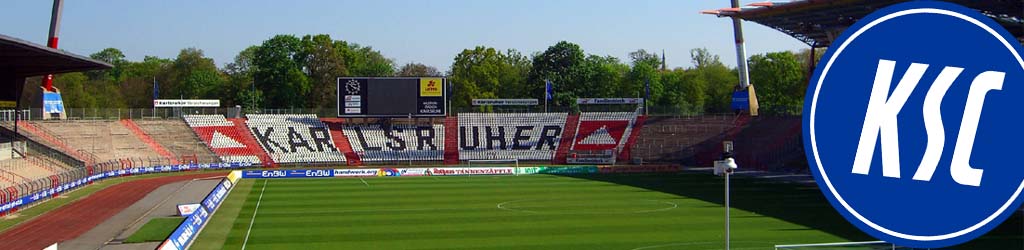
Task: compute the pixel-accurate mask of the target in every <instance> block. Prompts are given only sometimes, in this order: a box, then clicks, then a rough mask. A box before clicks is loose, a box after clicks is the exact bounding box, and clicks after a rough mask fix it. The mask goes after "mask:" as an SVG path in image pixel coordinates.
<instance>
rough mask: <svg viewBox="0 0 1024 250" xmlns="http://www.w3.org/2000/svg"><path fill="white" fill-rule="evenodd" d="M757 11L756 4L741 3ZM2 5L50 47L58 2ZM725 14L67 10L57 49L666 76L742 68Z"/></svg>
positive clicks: (478, 4) (306, 0) (271, 7)
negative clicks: (709, 56) (265, 46)
mask: <svg viewBox="0 0 1024 250" xmlns="http://www.w3.org/2000/svg"><path fill="white" fill-rule="evenodd" d="M751 2H758V1H751V0H741V1H740V3H741V4H744V5H745V4H748V3H751ZM4 5H5V6H4V8H3V9H0V24H2V25H0V34H4V35H7V36H13V37H16V38H20V39H24V40H27V41H30V42H34V43H38V44H46V37H47V34H48V30H49V23H50V13H51V8H52V6H53V2H52V1H47V0H32V1H8V2H6V3H5V4H4ZM728 6H729V1H728V0H636V1H625V0H620V1H610V0H516V1H508V0H505V1H498V0H434V1H425V0H420V1H412V0H375V1H348V0H334V1H331V0H316V1H314V0H292V1H275V0H249V1H242V0H231V1H228V0H220V1H206V0H175V1H158V0H69V1H65V3H64V15H63V20H62V23H61V30H60V34H59V38H60V43H59V47H60V48H61V49H63V50H67V51H70V52H72V53H76V54H80V55H89V54H92V53H95V52H98V51H100V50H102V49H104V48H109V47H113V48H118V49H120V50H121V51H122V52H124V54H125V55H126V56H127V58H128V59H129V60H132V61H140V60H142V58H144V57H145V56H157V57H161V58H174V57H176V56H177V54H178V52H179V51H180V50H181V49H183V48H188V47H195V48H199V49H202V50H203V51H204V52H205V54H206V56H208V57H211V58H213V59H214V61H215V62H216V63H217V65H219V66H223V65H225V64H227V63H229V62H231V61H232V60H233V59H234V57H235V55H237V54H238V52H239V51H241V50H243V49H245V48H246V47H249V46H252V45H258V44H260V43H262V42H263V41H264V40H267V39H269V38H270V37H272V36H274V35H277V34H293V35H297V36H302V35H306V34H329V35H330V36H331V37H332V38H333V39H336V40H338V39H340V40H345V41H349V42H355V43H358V44H361V45H366V46H371V47H373V48H374V49H376V50H379V51H381V52H382V53H383V54H384V56H386V57H388V58H391V59H394V60H395V63H396V64H397V65H399V66H401V65H404V64H406V63H410V62H415V63H423V64H426V65H430V66H434V67H436V68H438V69H440V70H442V71H446V70H447V69H448V68H450V66H451V63H452V60H453V58H455V55H456V54H458V53H459V52H461V51H462V50H463V49H468V48H473V47H476V46H488V47H493V48H497V49H500V50H505V49H516V50H518V51H520V52H522V53H523V54H525V55H531V54H533V53H536V52H542V51H544V50H545V49H547V47H549V46H551V45H554V44H555V43H557V42H558V41H563V40H564V41H569V42H573V43H576V44H579V45H580V47H581V48H582V49H583V50H584V52H586V53H587V54H596V55H601V56H608V55H610V56H614V57H618V58H619V59H620V60H623V61H628V54H629V52H632V51H636V50H638V49H645V50H647V51H651V52H657V53H661V51H662V50H664V51H665V53H666V61H667V64H668V67H669V68H675V67H689V66H691V65H692V64H691V62H690V55H689V51H690V50H691V49H693V48H707V49H708V50H710V51H711V52H712V53H714V54H717V55H719V56H720V57H721V59H722V62H724V63H726V64H728V65H735V64H736V51H735V47H734V43H733V34H732V22H731V21H730V19H727V18H718V17H715V16H712V15H703V14H699V12H700V11H701V10H709V9H718V8H724V7H728ZM743 25H744V34H745V36H746V41H747V44H746V46H747V53H748V56H749V55H754V54H761V53H766V52H774V51H783V50H799V49H804V48H807V45H805V44H803V43H801V42H799V41H798V40H796V39H794V38H792V37H789V36H787V35H785V34H783V33H781V32H778V31H775V30H772V29H770V28H767V27H765V26H761V25H759V24H756V23H753V22H744V23H743Z"/></svg>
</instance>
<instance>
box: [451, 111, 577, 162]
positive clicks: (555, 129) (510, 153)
mask: <svg viewBox="0 0 1024 250" xmlns="http://www.w3.org/2000/svg"><path fill="white" fill-rule="evenodd" d="M567 117H568V114H567V113H503V114H487V113H463V114H459V117H458V120H459V125H458V126H459V131H458V136H459V159H461V160H494V159H498V160H503V159H519V160H551V159H552V157H553V156H554V155H555V152H556V150H557V149H558V145H560V143H561V138H562V132H563V131H564V130H565V121H566V118H567Z"/></svg>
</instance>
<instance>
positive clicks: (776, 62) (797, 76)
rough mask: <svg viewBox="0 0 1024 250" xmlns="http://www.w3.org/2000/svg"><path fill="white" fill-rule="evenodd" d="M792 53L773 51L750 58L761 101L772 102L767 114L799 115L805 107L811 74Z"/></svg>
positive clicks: (752, 73) (751, 78)
mask: <svg viewBox="0 0 1024 250" xmlns="http://www.w3.org/2000/svg"><path fill="white" fill-rule="evenodd" d="M805 73H806V71H805V70H804V67H803V66H801V65H800V60H799V59H797V58H796V55H794V54H793V53H792V52H789V51H785V52H773V53H767V54H764V55H754V56H752V57H750V81H751V82H752V83H753V84H754V87H755V88H756V92H757V95H758V101H759V102H764V103H768V104H770V105H765V107H766V108H768V107H771V108H768V109H766V110H765V111H766V112H781V113H798V112H800V110H801V109H802V108H803V103H804V98H803V93H804V92H805V90H806V89H807V77H806V76H807V75H806V74H805Z"/></svg>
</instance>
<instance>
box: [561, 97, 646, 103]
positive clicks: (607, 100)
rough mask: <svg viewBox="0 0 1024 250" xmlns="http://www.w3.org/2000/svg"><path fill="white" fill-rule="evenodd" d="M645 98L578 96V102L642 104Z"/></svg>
mask: <svg viewBox="0 0 1024 250" xmlns="http://www.w3.org/2000/svg"><path fill="white" fill-rule="evenodd" d="M642 103H644V98H576V104H642Z"/></svg>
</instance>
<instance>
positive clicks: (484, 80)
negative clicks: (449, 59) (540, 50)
mask: <svg viewBox="0 0 1024 250" xmlns="http://www.w3.org/2000/svg"><path fill="white" fill-rule="evenodd" d="M529 70H530V61H529V60H528V59H527V58H526V57H525V56H523V55H522V54H520V53H519V52H518V51H515V50H508V51H506V52H504V53H503V52H501V51H498V50H496V49H494V48H488V47H484V46H477V47H475V48H473V49H464V50H462V52H461V53H459V54H458V55H456V56H455V60H454V62H453V63H452V67H451V74H450V75H451V76H450V77H449V82H451V83H452V84H453V85H454V89H455V91H454V96H453V97H451V98H452V99H453V105H454V106H456V107H469V106H470V102H471V101H472V99H473V98H519V97H522V95H523V94H524V93H523V91H522V88H523V86H524V84H525V79H526V75H527V73H528V72H529Z"/></svg>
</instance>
